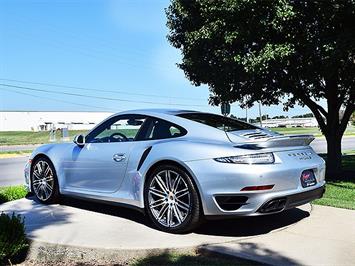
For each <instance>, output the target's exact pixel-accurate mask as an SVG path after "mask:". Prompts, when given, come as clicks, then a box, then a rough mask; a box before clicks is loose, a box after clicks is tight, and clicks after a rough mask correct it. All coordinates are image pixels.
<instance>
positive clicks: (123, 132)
mask: <svg viewBox="0 0 355 266" xmlns="http://www.w3.org/2000/svg"><path fill="white" fill-rule="evenodd" d="M145 120H146V117H143V116H140V115H137V116H133V115H130V116H118V117H113V118H111V119H110V120H108V121H106V122H105V123H103V124H102V125H100V126H99V127H97V128H96V129H95V130H94V131H92V132H90V133H89V135H88V136H87V137H86V141H87V142H88V143H108V142H126V141H133V140H135V138H136V136H137V134H138V132H139V130H140V129H141V127H142V125H143V124H144V122H145Z"/></svg>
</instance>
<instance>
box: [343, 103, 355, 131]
mask: <svg viewBox="0 0 355 266" xmlns="http://www.w3.org/2000/svg"><path fill="white" fill-rule="evenodd" d="M354 110H355V105H354V104H353V103H349V105H348V106H347V107H346V108H345V112H344V115H343V118H342V119H341V122H340V126H339V133H340V134H341V135H343V133H344V131H345V129H346V127H347V125H348V122H349V119H350V116H351V114H352V113H353V112H354Z"/></svg>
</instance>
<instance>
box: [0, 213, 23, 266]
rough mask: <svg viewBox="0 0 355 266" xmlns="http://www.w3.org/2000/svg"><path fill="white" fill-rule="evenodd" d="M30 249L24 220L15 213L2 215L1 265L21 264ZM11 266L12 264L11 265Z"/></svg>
mask: <svg viewBox="0 0 355 266" xmlns="http://www.w3.org/2000/svg"><path fill="white" fill-rule="evenodd" d="M27 249H28V242H27V239H26V233H25V225H24V219H23V218H22V217H21V216H20V215H15V214H14V213H13V214H12V215H11V216H10V215H7V214H5V213H1V214H0V265H2V264H7V263H9V262H11V261H13V262H15V263H16V262H19V261H20V260H22V258H23V257H24V254H25V253H26V251H27ZM9 264H11V263H9Z"/></svg>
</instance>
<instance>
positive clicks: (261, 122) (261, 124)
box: [259, 102, 263, 127]
mask: <svg viewBox="0 0 355 266" xmlns="http://www.w3.org/2000/svg"><path fill="white" fill-rule="evenodd" d="M259 118H260V126H261V127H263V118H262V115H261V103H260V102H259Z"/></svg>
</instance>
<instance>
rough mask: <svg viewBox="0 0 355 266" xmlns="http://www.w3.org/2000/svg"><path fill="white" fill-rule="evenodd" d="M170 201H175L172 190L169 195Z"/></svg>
mask: <svg viewBox="0 0 355 266" xmlns="http://www.w3.org/2000/svg"><path fill="white" fill-rule="evenodd" d="M168 202H169V203H173V202H175V196H174V193H172V192H170V193H169V195H168Z"/></svg>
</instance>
